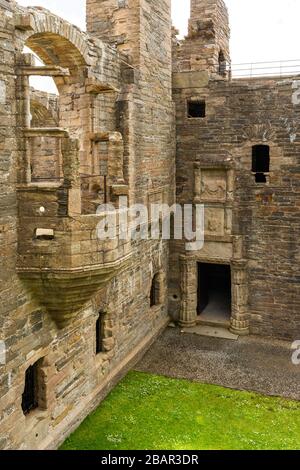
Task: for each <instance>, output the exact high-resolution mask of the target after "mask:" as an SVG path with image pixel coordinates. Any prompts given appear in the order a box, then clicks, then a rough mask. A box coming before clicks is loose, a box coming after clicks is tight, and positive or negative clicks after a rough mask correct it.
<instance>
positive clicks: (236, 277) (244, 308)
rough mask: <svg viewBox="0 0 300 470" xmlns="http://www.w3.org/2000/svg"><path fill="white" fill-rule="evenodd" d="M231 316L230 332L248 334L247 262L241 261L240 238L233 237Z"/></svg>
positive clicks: (241, 242) (241, 244)
mask: <svg viewBox="0 0 300 470" xmlns="http://www.w3.org/2000/svg"><path fill="white" fill-rule="evenodd" d="M231 278H232V316H231V326H230V331H231V332H232V333H235V334H237V335H239V336H245V335H248V334H249V327H250V325H249V313H248V283H247V260H245V259H243V240H242V237H233V260H232V263H231Z"/></svg>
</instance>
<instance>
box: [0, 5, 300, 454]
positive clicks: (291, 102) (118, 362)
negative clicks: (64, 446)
mask: <svg viewBox="0 0 300 470" xmlns="http://www.w3.org/2000/svg"><path fill="white" fill-rule="evenodd" d="M0 32H1V33H0V256H1V268H0V286H1V287H0V340H1V341H2V340H3V341H4V342H5V346H6V349H7V350H6V363H5V364H0V374H1V378H0V426H1V438H0V448H1V449H2V448H4V449H29V448H33V449H39V448H53V447H56V446H57V445H58V444H59V443H60V442H61V441H62V440H63V439H64V438H65V437H66V436H67V435H68V433H70V432H71V431H72V430H73V429H74V428H75V427H76V426H77V425H78V423H79V422H80V421H81V420H82V419H83V418H84V417H85V416H86V415H87V414H88V413H89V412H90V411H91V410H92V409H93V408H94V407H96V406H97V405H98V403H99V401H100V400H101V399H103V397H104V396H105V395H106V394H107V393H108V391H109V390H110V389H111V387H112V386H113V385H114V384H115V383H116V382H117V381H118V380H119V379H120V378H121V376H122V374H123V373H124V371H126V370H128V368H129V367H130V366H131V365H132V364H133V363H134V362H135V361H136V359H137V358H138V357H139V355H140V354H141V353H142V352H143V351H144V350H145V349H146V348H147V347H149V345H150V344H151V342H152V341H153V339H154V338H155V337H156V336H157V334H158V333H159V332H160V331H161V330H162V329H163V328H164V327H165V326H166V324H167V323H168V321H169V316H168V311H169V312H170V314H171V315H172V316H173V317H174V318H175V319H179V321H180V323H181V325H183V326H185V327H189V326H193V325H195V323H197V321H198V318H197V302H198V299H197V297H198V292H197V290H198V289H197V282H198V273H197V263H198V262H201V261H202V262H205V263H216V264H226V265H230V266H231V274H232V276H231V277H232V312H231V329H232V331H233V332H235V333H238V334H239V335H242V334H248V333H249V332H250V333H255V334H259V335H262V336H271V337H277V338H283V339H291V338H292V339H299V338H298V337H299V336H300V315H299V312H300V297H299V296H300V292H299V279H300V272H299V266H300V254H299V243H298V240H299V233H300V226H299V210H300V199H299V194H300V171H299V163H300V162H299V126H298V121H299V116H300V114H299V113H300V106H299V99H298V98H299V97H298V88H297V87H298V85H299V80H297V77H286V78H285V79H280V78H278V79H277V78H276V77H274V78H268V79H266V78H262V79H255V80H231V77H230V74H229V73H228V71H227V67H226V64H227V63H228V62H229V59H230V57H229V26H228V15H227V10H226V8H225V5H224V2H223V1H222V0H192V1H191V19H190V23H189V33H188V36H187V38H186V39H185V40H183V41H178V40H177V38H176V37H175V33H174V31H173V39H172V34H171V33H172V29H171V2H170V0H161V1H159V2H158V1H157V0H124V1H123V0H122V1H118V0H87V33H84V32H81V31H80V30H79V29H78V28H76V27H74V26H72V25H70V24H69V23H67V22H66V21H64V20H63V19H61V18H58V17H57V16H55V15H53V14H52V13H51V12H50V11H48V10H45V9H43V8H32V7H29V8H23V7H20V6H19V5H18V4H17V3H16V2H8V1H6V0H0ZM172 40H173V58H172ZM24 46H28V47H29V48H31V49H32V51H33V52H34V53H35V54H37V55H38V56H39V57H40V59H41V61H42V62H44V64H45V65H46V68H44V69H41V68H40V66H39V67H38V68H36V66H35V64H34V63H33V56H32V54H23V48H24ZM172 72H173V96H172ZM37 73H42V75H47V74H48V75H50V76H52V77H53V78H54V80H55V83H56V86H57V89H58V95H50V94H47V93H42V92H39V91H36V90H33V89H31V88H30V85H29V74H33V75H36V74H37ZM174 102H175V106H176V129H175V113H174ZM197 104H201V106H202V108H201V113H202V117H197V116H195V114H194V112H195V109H194V108H193V106H195V105H196V106H197ZM204 105H205V106H204ZM189 106H191V107H192V108H193V109H194V111H193V109H190V108H189ZM204 111H205V113H204V115H203V112H204ZM201 113H200V114H201ZM196 114H197V113H196ZM175 131H176V132H175ZM261 144H264V145H269V147H270V158H271V165H270V171H269V172H268V173H267V174H266V175H265V178H266V182H265V183H256V182H255V175H254V174H253V172H252V165H251V159H252V146H254V145H261ZM175 154H176V161H175ZM175 173H176V175H175ZM175 176H176V178H175ZM175 190H176V191H175ZM175 192H176V194H177V196H176V197H177V202H178V203H180V204H185V203H192V204H198V203H203V204H204V205H205V219H206V221H205V243H204V246H203V248H202V249H201V250H199V251H194V252H189V251H187V250H186V246H185V241H181V240H174V241H171V243H169V242H168V241H159V240H132V241H130V240H129V241H128V240H122V239H121V238H119V237H116V238H115V239H112V240H99V239H98V237H97V224H98V222H99V221H101V220H102V218H103V217H104V215H103V213H102V214H101V215H99V216H96V210H97V208H98V206H99V205H100V204H103V203H110V204H113V205H114V207H115V208H116V209H118V196H120V195H122V196H124V195H126V196H127V197H128V202H129V203H130V204H134V203H143V204H144V205H145V206H146V207H149V205H150V204H151V203H162V202H164V203H168V204H170V205H172V204H173V203H174V202H175ZM154 281H155V282H154ZM153 286H154V294H155V298H156V301H155V305H152V301H153V299H152V297H151V296H152V293H153ZM150 299H151V300H150ZM151 305H152V306H151ZM100 320H101V321H100ZM99 325H100V326H99ZM99 340H101V341H99ZM33 365H36V367H37V369H36V374H37V375H36V377H37V379H36V380H37V381H38V397H37V398H38V407H37V409H35V410H33V411H32V412H31V413H29V414H28V415H26V416H25V415H24V413H23V411H22V394H23V392H24V386H25V373H26V371H27V370H28V368H29V367H30V366H33Z"/></svg>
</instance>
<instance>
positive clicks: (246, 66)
mask: <svg viewBox="0 0 300 470" xmlns="http://www.w3.org/2000/svg"><path fill="white" fill-rule="evenodd" d="M227 70H228V73H229V74H230V76H231V77H232V78H259V77H268V76H269V77H271V76H276V77H285V76H290V75H298V74H300V59H296V60H284V61H269V62H253V63H243V64H230V65H228V66H227Z"/></svg>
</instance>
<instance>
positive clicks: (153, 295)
mask: <svg viewBox="0 0 300 470" xmlns="http://www.w3.org/2000/svg"><path fill="white" fill-rule="evenodd" d="M159 298H160V285H159V275H158V274H156V275H155V276H154V277H153V279H152V284H151V290H150V307H155V305H159Z"/></svg>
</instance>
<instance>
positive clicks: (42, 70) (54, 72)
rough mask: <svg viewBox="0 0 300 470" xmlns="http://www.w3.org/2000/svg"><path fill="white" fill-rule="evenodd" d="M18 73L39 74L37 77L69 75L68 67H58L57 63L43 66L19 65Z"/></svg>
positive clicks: (26, 74) (25, 74)
mask: <svg viewBox="0 0 300 470" xmlns="http://www.w3.org/2000/svg"><path fill="white" fill-rule="evenodd" d="M18 72H19V75H23V76H27V77H29V76H39V77H69V76H70V71H69V69H66V68H63V67H59V66H57V65H45V66H26V65H25V66H23V67H19V70H18Z"/></svg>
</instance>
